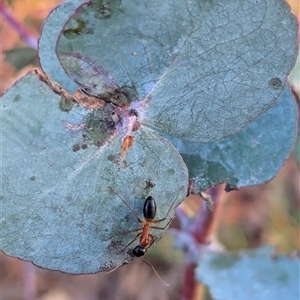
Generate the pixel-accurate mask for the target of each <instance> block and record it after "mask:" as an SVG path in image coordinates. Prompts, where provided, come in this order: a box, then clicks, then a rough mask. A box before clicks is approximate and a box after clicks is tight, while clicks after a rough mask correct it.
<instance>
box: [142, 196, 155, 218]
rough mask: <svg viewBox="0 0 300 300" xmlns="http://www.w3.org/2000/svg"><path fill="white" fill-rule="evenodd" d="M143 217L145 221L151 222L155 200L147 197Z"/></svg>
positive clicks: (153, 216)
mask: <svg viewBox="0 0 300 300" xmlns="http://www.w3.org/2000/svg"><path fill="white" fill-rule="evenodd" d="M143 215H144V218H145V220H146V221H152V220H153V219H154V218H155V215H156V203H155V200H154V199H153V198H152V197H151V196H149V197H148V198H147V199H146V200H145V203H144V208H143Z"/></svg>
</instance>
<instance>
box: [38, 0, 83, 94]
mask: <svg viewBox="0 0 300 300" xmlns="http://www.w3.org/2000/svg"><path fill="white" fill-rule="evenodd" d="M83 2H84V1H83V0H66V1H64V2H63V3H62V4H60V5H59V6H57V7H56V8H55V9H54V10H53V11H52V12H51V13H50V14H49V16H48V17H47V20H46V21H45V23H44V26H43V28H42V34H41V37H40V39H39V45H38V48H39V57H40V64H41V67H42V69H43V71H44V72H45V73H46V74H50V75H51V78H52V79H53V80H54V81H56V82H59V83H60V84H61V85H62V86H63V88H64V89H65V90H66V91H68V92H69V93H73V92H74V91H75V90H76V89H78V85H77V84H75V82H74V80H72V79H71V78H70V77H69V76H67V74H66V72H65V70H64V69H63V68H62V66H61V63H60V61H59V59H58V57H57V54H56V43H57V40H58V38H59V35H60V32H61V29H62V27H63V26H64V24H65V23H66V22H67V20H68V19H69V18H70V16H71V15H72V14H73V13H74V10H75V9H76V8H77V7H79V6H80V4H82V3H83Z"/></svg>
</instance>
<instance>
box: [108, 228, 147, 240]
mask: <svg viewBox="0 0 300 300" xmlns="http://www.w3.org/2000/svg"><path fill="white" fill-rule="evenodd" d="M139 230H142V228H141V227H140V228H136V229H133V230H130V231H124V232H118V233H117V234H114V235H112V236H111V237H110V238H109V239H112V238H113V237H115V236H118V235H121V234H129V233H132V232H136V231H139Z"/></svg>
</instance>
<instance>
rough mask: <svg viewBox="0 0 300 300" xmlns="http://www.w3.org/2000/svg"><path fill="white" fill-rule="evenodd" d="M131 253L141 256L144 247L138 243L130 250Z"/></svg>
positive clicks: (143, 253)
mask: <svg viewBox="0 0 300 300" xmlns="http://www.w3.org/2000/svg"><path fill="white" fill-rule="evenodd" d="M132 253H133V255H134V256H136V257H141V256H144V255H145V253H146V249H145V248H143V247H141V246H140V245H138V246H136V247H135V248H134V249H133V250H132Z"/></svg>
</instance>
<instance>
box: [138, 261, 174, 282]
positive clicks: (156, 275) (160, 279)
mask: <svg viewBox="0 0 300 300" xmlns="http://www.w3.org/2000/svg"><path fill="white" fill-rule="evenodd" d="M140 259H141V260H142V261H143V262H144V263H145V264H146V265H148V266H149V267H150V268H151V269H152V270H153V272H154V273H155V274H156V276H157V277H158V279H159V280H160V281H161V282H162V283H163V284H164V285H165V286H169V284H168V283H166V282H165V281H164V280H163V279H162V278H161V277H160V276H159V274H158V273H157V271H156V270H155V268H154V267H153V266H152V265H150V264H149V263H147V262H146V261H145V260H144V259H142V258H141V257H140Z"/></svg>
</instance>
